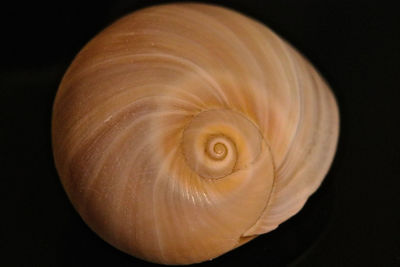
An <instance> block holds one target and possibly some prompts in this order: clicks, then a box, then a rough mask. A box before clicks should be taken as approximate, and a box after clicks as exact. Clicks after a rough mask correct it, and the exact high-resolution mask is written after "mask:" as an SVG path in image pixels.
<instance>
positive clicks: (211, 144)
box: [206, 137, 230, 160]
mask: <svg viewBox="0 0 400 267" xmlns="http://www.w3.org/2000/svg"><path fill="white" fill-rule="evenodd" d="M224 139H225V138H224V137H213V138H211V139H210V140H209V141H208V144H207V145H206V154H207V156H208V157H210V158H211V159H213V160H223V159H225V158H226V156H227V154H228V153H229V147H230V145H229V142H227V140H224Z"/></svg>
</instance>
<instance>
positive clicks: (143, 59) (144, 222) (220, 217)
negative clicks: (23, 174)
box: [52, 4, 339, 264]
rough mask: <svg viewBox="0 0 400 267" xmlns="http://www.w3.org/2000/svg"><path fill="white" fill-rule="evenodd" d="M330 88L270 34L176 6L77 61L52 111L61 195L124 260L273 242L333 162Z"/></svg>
mask: <svg viewBox="0 0 400 267" xmlns="http://www.w3.org/2000/svg"><path fill="white" fill-rule="evenodd" d="M338 124H339V123H338V108H337V105H336V102H335V99H334V97H333V95H332V93H331V91H330V89H329V88H328V86H327V84H326V83H325V82H324V80H323V79H322V78H321V77H320V75H319V74H318V73H317V72H316V70H315V69H314V68H313V67H312V66H311V65H310V63H309V62H308V61H307V60H306V59H305V58H304V57H302V56H301V55H300V54H299V53H298V52H297V51H296V50H294V49H293V48H292V47H291V46H290V45H289V44H288V43H286V42H285V41H284V40H282V39H281V38H280V37H278V36H277V35H276V34H275V33H274V32H272V31H271V30H270V29H268V28H267V27H266V26H264V25H262V24H260V23H258V22H256V21H254V20H252V19H250V18H248V17H246V16H243V15H241V14H239V13H237V12H234V11H232V10H229V9H225V8H221V7H217V6H212V5H204V4H169V5H161V6H154V7H150V8H146V9H143V10H140V11H137V12H134V13H132V14H130V15H128V16H126V17H123V18H122V19H120V20H118V21H117V22H115V23H114V24H112V25H111V26H109V27H108V28H106V29H105V30H104V31H102V32H101V33H100V34H98V35H97V36H96V37H95V38H94V39H93V40H91V41H90V42H89V43H88V44H87V45H86V46H85V47H84V48H83V49H82V51H81V52H80V53H79V54H78V55H77V57H76V58H75V59H74V61H73V63H72V64H71V66H70V67H69V69H68V71H67V73H66V74H65V76H64V78H63V80H62V82H61V85H60V87H59V90H58V92H57V96H56V100H55V103H54V110H53V121H52V139H53V140H52V141H53V150H54V157H55V163H56V167H57V170H58V173H59V175H60V178H61V181H62V184H63V186H64V188H65V190H66V192H67V194H68V197H69V198H70V200H71V202H72V203H73V205H74V207H75V208H76V210H77V211H78V212H79V214H80V215H81V216H82V218H83V220H84V221H85V222H86V223H87V224H88V225H89V226H90V227H91V229H93V231H95V232H96V233H97V234H98V235H99V236H100V237H102V238H103V239H104V240H106V241H107V242H109V243H110V244H112V245H113V246H115V247H117V248H118V249H120V250H122V251H124V252H126V253H129V254H131V255H133V256H135V257H139V258H142V259H145V260H148V261H151V262H157V263H164V264H190V263H196V262H201V261H205V260H210V259H213V258H215V257H218V256H220V255H221V254H224V253H226V252H228V251H230V250H232V249H234V248H236V247H238V246H240V245H242V244H243V243H245V242H247V241H249V240H251V239H252V238H254V237H256V236H257V235H260V234H264V233H267V232H269V231H272V230H273V229H275V228H276V227H278V225H279V224H280V223H282V222H284V221H285V220H287V219H288V218H290V217H291V216H293V215H294V214H296V213H297V212H298V211H299V210H300V209H301V208H302V207H303V205H304V204H305V202H306V201H307V198H308V197H309V196H310V195H311V194H312V193H313V192H314V191H315V190H316V189H317V188H318V186H319V185H320V184H321V182H322V180H323V178H324V176H325V175H326V173H327V171H328V169H329V166H330V164H331V162H332V159H333V156H334V153H335V150H336V143H337V139H338Z"/></svg>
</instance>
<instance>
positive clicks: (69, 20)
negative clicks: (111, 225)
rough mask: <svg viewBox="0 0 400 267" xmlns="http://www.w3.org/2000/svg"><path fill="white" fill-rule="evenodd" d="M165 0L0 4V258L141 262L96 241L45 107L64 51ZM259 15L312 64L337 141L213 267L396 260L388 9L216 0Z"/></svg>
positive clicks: (398, 193)
mask: <svg viewBox="0 0 400 267" xmlns="http://www.w3.org/2000/svg"><path fill="white" fill-rule="evenodd" d="M165 2H166V1H144V0H143V1H112V2H109V3H102V4H95V5H94V6H89V5H87V6H84V5H82V4H81V3H73V2H70V1H68V2H67V1H65V2H62V1H54V3H53V4H51V5H48V4H46V5H45V4H39V3H36V2H33V3H31V4H29V5H26V4H24V3H20V2H19V3H18V4H17V5H15V6H13V7H10V6H2V8H1V9H0V10H1V16H0V17H1V20H2V21H1V24H0V25H1V26H0V27H1V39H0V40H1V44H0V45H1V48H2V49H1V50H0V51H1V58H0V71H1V72H0V95H1V97H0V99H1V102H0V103H1V105H0V110H1V111H0V118H1V130H0V137H1V139H0V140H1V143H0V144H1V154H0V155H1V170H2V177H1V180H0V181H1V184H0V185H1V192H2V194H1V215H2V216H1V224H0V240H1V250H0V251H1V254H0V255H1V257H0V265H1V266H99V265H103V264H104V265H107V266H145V265H146V266H150V265H151V264H149V263H146V262H143V261H140V260H137V259H135V258H133V257H130V256H128V255H126V254H124V253H122V252H119V251H118V250H116V249H115V248H113V247H111V246H110V245H108V244H107V243H105V242H103V241H102V240H101V239H100V238H99V237H97V236H96V235H95V234H94V233H93V232H91V231H90V230H89V228H88V227H87V226H86V225H85V224H84V223H83V221H82V220H81V219H80V217H79V215H78V214H77V213H76V212H75V211H74V209H73V208H72V206H71V204H70V203H69V201H68V199H67V197H66V195H65V193H64V191H63V189H62V187H61V184H60V182H59V180H58V176H57V173H56V170H55V168H54V164H53V159H52V152H51V143H50V118H51V107H52V102H53V99H54V96H55V93H56V90H57V86H58V84H59V82H60V79H61V78H62V75H63V73H64V72H65V70H66V69H67V67H68V65H69V63H70V62H71V61H72V59H73V57H74V56H75V55H76V53H77V52H78V51H79V50H80V49H81V48H82V46H83V45H84V44H85V43H86V42H87V41H88V40H89V39H90V38H92V37H93V36H94V35H95V34H96V33H98V32H99V31H100V30H101V29H103V28H104V27H105V26H107V25H109V24H110V23H111V22H112V21H114V20H115V19H117V18H118V17H120V16H121V15H123V14H126V13H128V12H130V11H133V10H136V9H138V8H140V7H145V6H148V5H150V4H156V3H165ZM213 2H217V1H213ZM218 3H220V4H223V5H225V6H227V7H231V8H233V9H235V10H238V11H241V12H242V13H245V14H247V15H249V16H251V17H253V18H256V19H258V20H260V21H261V22H263V23H264V24H267V25H268V26H269V27H271V28H272V29H273V30H275V31H276V32H277V33H278V34H280V35H281V36H282V37H284V38H285V39H287V40H288V41H289V42H290V43H292V44H293V45H294V46H295V47H297V48H298V49H299V50H300V51H301V52H302V53H303V54H304V55H305V56H306V57H308V58H309V59H310V60H311V61H312V62H313V63H314V65H315V66H316V67H317V68H318V69H319V70H320V71H321V73H322V74H323V75H324V77H325V78H326V79H327V81H328V82H329V83H330V85H331V86H332V89H333V91H334V93H335V95H336V96H337V99H338V103H339V106H340V113H341V133H340V142H339V147H338V152H337V156H336V159H335V161H334V164H333V166H332V168H331V171H330V173H329V175H328V176H327V178H326V180H325V181H324V183H323V184H322V187H321V188H320V189H319V190H318V191H317V193H316V194H315V195H313V196H312V197H311V199H310V200H309V201H308V202H307V204H306V206H305V207H304V209H303V210H302V211H301V212H300V213H299V214H298V215H296V216H295V217H293V218H292V219H290V220H289V221H287V222H286V223H284V224H282V225H281V226H280V227H279V228H278V229H277V230H275V231H273V232H271V233H269V234H267V235H263V236H262V237H259V238H257V239H256V240H254V241H252V242H250V243H248V244H247V245H245V246H243V247H240V248H239V249H236V250H234V251H232V252H230V253H228V254H226V255H224V256H222V257H220V258H218V259H215V260H214V261H212V262H208V263H204V264H203V265H204V266H206V265H210V266H218V265H223V264H226V265H232V264H233V263H238V264H239V265H246V266H286V265H292V266H400V229H399V228H400V175H399V170H400V168H399V165H400V152H399V151H400V141H399V136H400V131H399V127H398V125H399V122H400V121H399V105H400V103H399V96H400V93H399V89H400V87H399V84H400V81H399V77H400V67H399V63H400V19H399V17H400V16H399V15H398V12H397V9H396V8H395V7H394V6H391V5H389V4H387V3H386V2H384V1H369V2H368V1H338V0H336V1H320V0H312V1H304V0H301V1H218Z"/></svg>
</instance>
